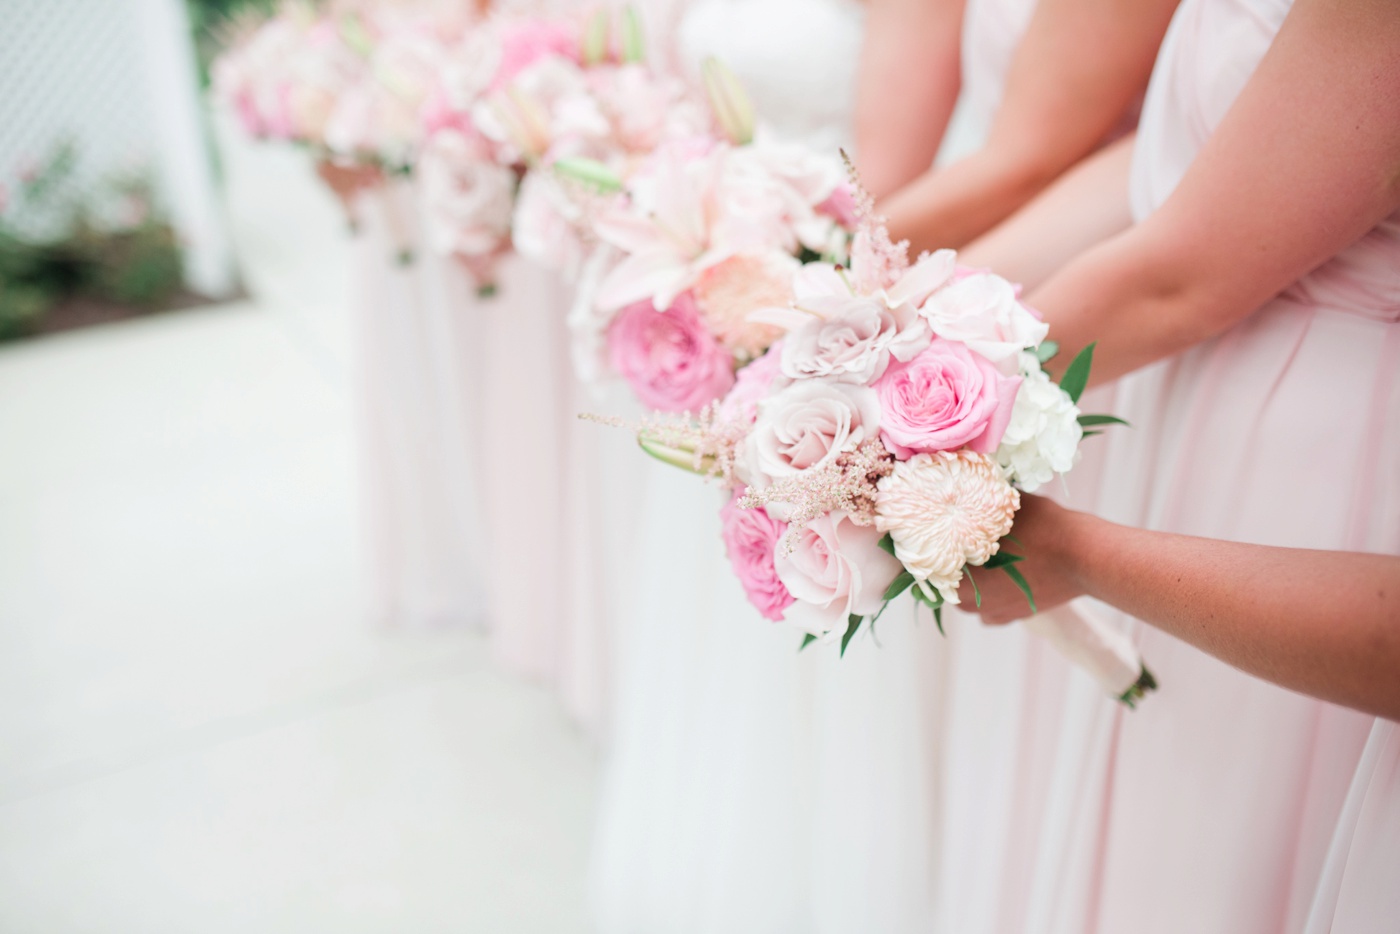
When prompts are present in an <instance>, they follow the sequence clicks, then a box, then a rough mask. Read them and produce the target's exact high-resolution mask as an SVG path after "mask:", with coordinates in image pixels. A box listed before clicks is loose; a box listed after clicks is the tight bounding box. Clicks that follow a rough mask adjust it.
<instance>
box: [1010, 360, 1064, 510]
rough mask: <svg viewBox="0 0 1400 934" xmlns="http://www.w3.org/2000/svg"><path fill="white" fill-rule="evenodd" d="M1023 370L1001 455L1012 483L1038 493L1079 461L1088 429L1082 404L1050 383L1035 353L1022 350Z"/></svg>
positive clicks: (1021, 362)
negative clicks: (1081, 417)
mask: <svg viewBox="0 0 1400 934" xmlns="http://www.w3.org/2000/svg"><path fill="white" fill-rule="evenodd" d="M1020 370H1021V377H1022V381H1021V388H1020V390H1019V391H1018V392H1017V393H1016V405H1015V406H1014V407H1013V408H1012V410H1011V423H1010V424H1009V425H1007V427H1006V434H1005V435H1003V436H1002V439H1001V446H1000V447H998V448H997V455H996V457H997V463H999V464H1001V466H1002V467H1003V468H1005V470H1006V472H1007V478H1008V479H1009V480H1010V481H1011V482H1012V483H1015V484H1016V485H1017V486H1019V487H1020V488H1021V489H1023V490H1025V491H1026V492H1027V493H1034V492H1035V491H1036V490H1038V489H1040V487H1041V486H1042V485H1044V484H1046V483H1049V482H1050V480H1051V478H1053V477H1054V476H1055V474H1057V473H1064V472H1065V471H1067V470H1069V469H1070V468H1072V467H1073V466H1074V465H1075V464H1076V463H1078V462H1079V441H1080V439H1081V438H1083V437H1084V429H1082V428H1081V427H1079V408H1078V407H1077V406H1076V405H1075V404H1074V401H1073V400H1072V399H1070V397H1069V394H1068V393H1066V392H1065V391H1064V390H1062V389H1061V388H1060V387H1059V386H1057V385H1055V384H1054V383H1052V382H1051V381H1050V377H1049V376H1047V375H1046V374H1045V371H1044V370H1042V369H1041V368H1040V361H1038V360H1037V359H1036V358H1035V354H1030V353H1023V354H1021V356H1020Z"/></svg>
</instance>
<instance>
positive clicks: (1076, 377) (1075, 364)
mask: <svg viewBox="0 0 1400 934" xmlns="http://www.w3.org/2000/svg"><path fill="white" fill-rule="evenodd" d="M1094 346H1095V345H1094V344H1090V345H1089V346H1088V347H1085V348H1084V349H1083V350H1081V351H1079V353H1078V354H1076V355H1075V358H1074V360H1073V361H1071V362H1070V365H1069V369H1067V370H1065V375H1064V376H1063V377H1061V378H1060V388H1061V389H1063V390H1064V391H1065V392H1066V393H1068V394H1069V397H1070V398H1071V399H1072V400H1074V401H1075V402H1078V401H1079V397H1080V396H1082V395H1084V387H1085V386H1088V385H1089V368H1090V367H1092V366H1093V365H1094Z"/></svg>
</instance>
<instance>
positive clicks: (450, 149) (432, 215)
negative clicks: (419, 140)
mask: <svg viewBox="0 0 1400 934" xmlns="http://www.w3.org/2000/svg"><path fill="white" fill-rule="evenodd" d="M418 170H419V179H420V184H421V186H422V187H421V189H420V193H421V196H422V203H423V205H424V208H425V213H426V221H427V226H428V236H429V238H430V239H431V241H432V244H433V247H434V248H435V249H437V250H439V251H441V252H443V253H455V254H458V255H461V256H486V255H489V254H490V253H493V252H495V251H496V250H497V249H498V248H499V247H500V246H501V245H502V244H503V243H504V242H505V240H506V238H507V237H509V235H510V222H511V212H512V211H513V210H514V206H515V174H514V173H513V172H511V171H510V170H509V169H507V168H504V167H502V166H499V165H496V164H495V163H494V162H492V161H491V160H490V158H489V157H488V155H487V153H485V152H484V151H483V149H482V148H481V147H479V146H477V145H474V143H473V141H472V140H470V139H469V138H468V137H466V136H465V135H463V134H462V133H460V132H458V131H456V130H444V131H442V132H439V133H436V134H434V136H433V138H432V139H431V140H430V141H429V143H428V145H427V147H426V148H425V149H424V151H423V153H422V155H421V157H420V159H419V164H418Z"/></svg>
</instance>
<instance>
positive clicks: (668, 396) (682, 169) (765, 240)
mask: <svg viewBox="0 0 1400 934" xmlns="http://www.w3.org/2000/svg"><path fill="white" fill-rule="evenodd" d="M705 73H706V75H707V78H708V79H709V80H708V81H707V89H708V91H709V110H710V114H711V119H712V122H711V124H710V125H709V126H706V127H704V132H696V131H695V130H694V129H693V128H691V127H688V126H686V125H685V124H679V125H678V124H674V123H673V124H672V125H671V126H669V127H668V131H667V132H663V133H661V134H659V136H660V142H659V143H658V144H657V145H655V146H654V147H653V148H652V150H651V151H648V152H645V153H623V154H621V157H618V156H615V157H614V158H613V160H612V161H611V162H610V163H603V162H601V161H599V160H593V159H586V158H578V157H575V158H569V159H564V160H560V161H559V162H558V163H556V166H555V168H556V173H555V174H556V177H560V178H562V179H563V182H562V184H567V183H568V182H573V183H575V185H574V189H573V190H574V191H578V190H579V189H580V188H586V191H585V192H584V195H585V197H584V198H582V199H576V203H577V204H580V205H581V207H580V209H579V211H578V213H579V214H580V216H582V218H583V220H584V231H583V233H582V236H581V240H582V241H584V242H586V243H591V244H592V249H591V252H590V253H589V255H588V259H587V261H586V262H585V264H584V272H583V276H582V280H583V281H582V282H581V285H580V288H579V298H578V300H577V302H576V304H575V307H574V309H573V311H572V312H571V314H570V326H571V328H572V330H573V332H574V336H575V358H576V363H577V364H578V367H579V369H580V370H581V371H582V372H583V373H584V375H585V376H587V377H597V376H598V375H600V374H603V373H607V372H612V373H615V374H616V375H619V376H621V377H622V378H623V379H624V380H626V382H627V383H628V384H629V386H630V387H631V388H632V390H633V392H634V393H635V395H636V396H637V398H638V399H639V400H640V401H641V402H642V403H643V405H645V406H647V407H648V408H651V409H654V410H658V411H663V412H682V411H698V410H699V409H701V408H703V407H704V406H705V405H706V404H708V403H710V402H713V401H716V400H718V399H720V398H721V397H723V396H724V394H725V393H726V392H728V391H729V389H730V388H731V387H732V386H733V384H734V379H735V371H736V369H737V368H740V367H743V366H745V365H747V364H749V363H750V362H751V361H753V360H756V359H758V358H759V357H761V356H762V355H763V354H764V353H765V352H766V351H767V350H768V348H769V347H770V346H771V345H772V343H773V342H774V341H775V340H777V339H778V338H779V337H780V336H781V334H782V331H781V329H780V328H777V327H775V326H773V325H772V324H770V323H766V322H763V321H758V320H755V319H754V318H753V317H752V315H753V313H754V312H757V311H759V310H761V309H763V308H766V307H772V306H776V305H785V304H787V303H788V302H789V301H790V300H791V298H792V283H793V281H794V275H795V273H796V272H797V271H798V270H799V269H800V268H801V267H802V265H803V263H805V262H813V261H816V260H823V259H824V260H829V261H843V260H844V258H845V255H846V251H847V248H848V244H849V241H850V234H851V223H852V222H853V220H854V217H853V214H852V213H851V204H852V202H851V198H850V194H849V191H848V189H847V188H846V185H845V173H844V171H843V170H842V167H841V165H840V163H839V162H838V161H836V160H835V159H829V158H826V157H823V156H821V155H819V154H816V153H813V152H811V151H810V150H808V149H806V148H804V147H801V146H794V145H791V144H787V143H784V142H782V141H780V140H778V139H775V138H773V137H772V136H771V135H765V134H756V133H755V129H754V126H753V115H752V109H751V108H750V107H749V106H748V102H747V98H746V97H745V96H744V95H743V93H742V89H740V88H739V87H738V84H737V82H735V81H733V79H732V76H729V74H728V72H727V71H726V70H725V69H724V68H723V66H721V65H720V64H719V63H718V62H716V61H710V62H707V63H706V66H705ZM685 112H686V113H688V114H693V113H694V111H685ZM687 131H688V132H687Z"/></svg>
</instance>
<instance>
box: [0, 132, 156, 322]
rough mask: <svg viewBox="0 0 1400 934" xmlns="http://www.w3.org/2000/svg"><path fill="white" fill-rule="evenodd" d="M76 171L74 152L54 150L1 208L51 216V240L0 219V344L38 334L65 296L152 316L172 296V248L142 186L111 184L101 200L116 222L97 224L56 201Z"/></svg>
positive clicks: (73, 205)
mask: <svg viewBox="0 0 1400 934" xmlns="http://www.w3.org/2000/svg"><path fill="white" fill-rule="evenodd" d="M76 166H77V151H76V149H75V148H74V147H73V146H72V145H71V144H69V143H64V144H61V145H59V146H58V147H57V148H56V149H55V150H54V153H53V155H52V156H51V157H50V158H49V159H48V160H47V161H46V162H44V163H43V164H42V165H41V166H39V167H38V168H36V169H35V170H34V171H32V172H29V173H27V174H26V175H25V176H24V177H22V179H21V181H20V184H19V188H18V192H17V197H16V198H15V201H14V204H13V205H11V204H7V205H5V208H6V210H7V211H8V209H10V208H12V207H19V208H22V209H27V210H33V211H43V212H45V213H49V214H52V215H57V216H58V217H59V218H60V221H61V223H60V227H59V232H58V233H57V234H55V235H52V236H48V237H35V236H32V235H29V234H27V233H25V232H23V231H22V230H20V229H18V228H17V227H16V226H15V225H14V224H12V223H10V221H9V219H8V218H7V217H6V216H4V215H3V214H0V340H12V339H14V338H17V337H23V336H25V335H27V334H31V333H33V332H34V331H36V330H38V329H40V328H41V326H42V324H43V321H44V317H45V315H47V314H48V313H49V312H50V311H51V310H52V309H53V308H54V306H55V305H57V304H59V303H60V302H62V301H63V300H65V299H67V298H71V297H73V296H78V295H82V296H89V297H92V298H96V299H100V300H102V301H106V302H112V303H114V304H118V305H126V306H133V307H136V308H141V309H154V308H158V307H160V306H162V305H163V304H165V303H167V302H168V301H169V300H170V299H171V298H172V297H173V296H174V295H175V293H176V292H177V291H178V290H179V289H180V285H181V281H182V278H183V276H182V270H181V266H180V245H179V243H178V241H177V240H176V237H175V232H174V230H173V229H172V228H171V227H170V225H169V224H168V223H167V222H166V221H165V220H164V219H163V218H162V217H160V216H159V214H158V213H157V211H156V209H155V204H154V200H153V198H152V191H151V186H150V183H149V181H148V180H147V179H146V178H145V177H143V176H140V175H135V176H128V177H122V178H116V179H113V180H111V181H110V182H109V183H108V186H107V187H108V189H110V190H109V191H105V192H103V193H102V194H103V195H104V196H110V198H112V199H114V203H115V204H116V205H117V206H118V208H119V214H120V217H119V218H118V219H117V221H116V222H115V223H112V222H108V223H99V222H98V220H97V218H96V217H95V212H94V209H93V205H92V204H91V203H89V201H88V200H86V199H83V198H75V197H72V196H66V195H65V194H64V185H65V183H66V182H67V181H68V180H69V179H70V178H71V177H72V175H73V171H74V169H75V168H76Z"/></svg>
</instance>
